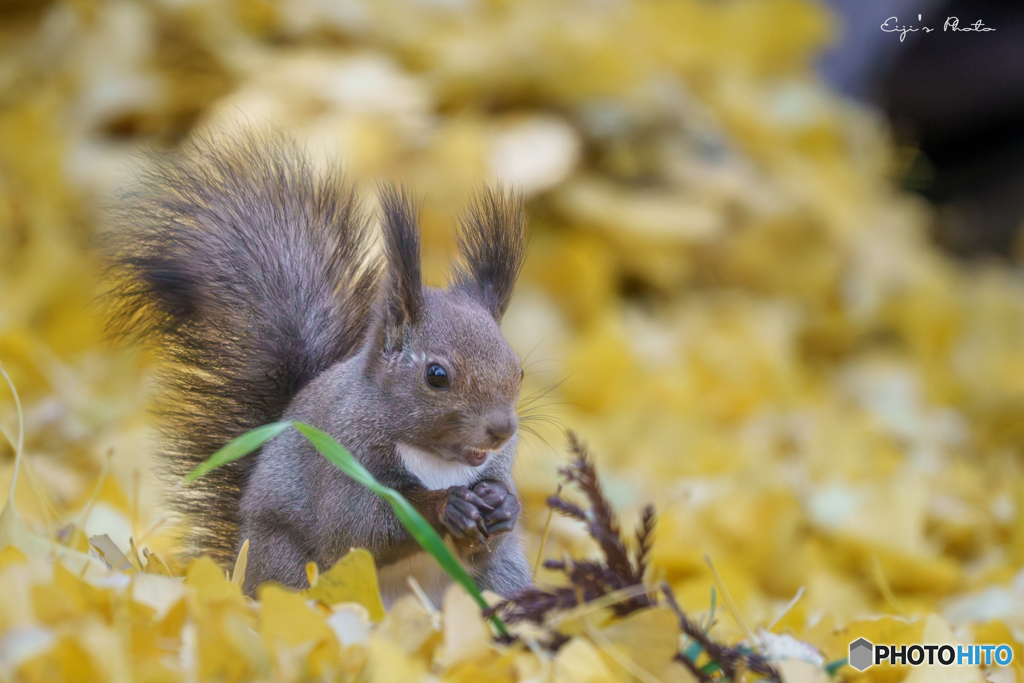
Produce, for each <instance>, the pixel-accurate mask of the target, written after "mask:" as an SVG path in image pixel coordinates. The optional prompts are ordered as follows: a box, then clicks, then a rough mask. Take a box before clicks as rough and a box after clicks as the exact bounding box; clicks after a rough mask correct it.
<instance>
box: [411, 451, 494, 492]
mask: <svg viewBox="0 0 1024 683" xmlns="http://www.w3.org/2000/svg"><path fill="white" fill-rule="evenodd" d="M396 447H397V450H398V455H399V457H401V458H402V464H404V465H405V469H407V470H409V473H410V474H412V475H413V476H414V477H416V478H417V479H419V480H420V483H421V484H423V486H424V487H425V488H427V489H430V490H431V491H443V490H444V489H447V488H451V487H452V486H469V485H470V484H472V483H473V482H475V481H476V480H477V479H478V478H479V477H480V471H481V470H480V468H481V467H483V466H484V465H481V466H480V467H472V466H470V465H467V464H466V463H464V462H454V461H452V460H444V459H442V458H439V457H437V456H436V455H433V454H432V453H427V452H426V451H423V450H420V449H419V448H416V447H414V446H409V445H407V444H404V443H399V444H396ZM487 457H488V458H490V456H487ZM486 462H487V461H486V460H485V461H484V464H486Z"/></svg>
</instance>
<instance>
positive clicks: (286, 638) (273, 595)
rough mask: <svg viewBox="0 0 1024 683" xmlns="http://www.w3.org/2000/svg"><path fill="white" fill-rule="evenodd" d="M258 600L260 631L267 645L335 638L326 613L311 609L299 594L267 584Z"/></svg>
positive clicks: (263, 586)
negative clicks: (325, 617) (259, 605)
mask: <svg viewBox="0 0 1024 683" xmlns="http://www.w3.org/2000/svg"><path fill="white" fill-rule="evenodd" d="M259 599H260V604H261V608H260V634H261V635H262V636H263V640H264V642H265V643H266V644H267V646H268V647H271V646H273V644H274V643H277V642H281V643H284V644H285V645H289V646H291V645H301V644H305V643H314V644H315V643H317V642H320V641H321V640H324V639H325V638H329V639H331V641H333V640H334V636H333V633H332V631H331V628H330V627H329V626H328V625H327V622H326V620H325V619H324V617H323V615H321V614H320V613H319V612H317V611H316V610H314V609H312V608H311V607H310V606H309V605H308V604H307V603H306V601H305V600H304V599H303V597H302V595H300V594H299V593H295V592H294V591H290V590H288V589H286V588H282V587H281V586H279V585H276V584H273V583H267V584H264V585H262V586H260V588H259Z"/></svg>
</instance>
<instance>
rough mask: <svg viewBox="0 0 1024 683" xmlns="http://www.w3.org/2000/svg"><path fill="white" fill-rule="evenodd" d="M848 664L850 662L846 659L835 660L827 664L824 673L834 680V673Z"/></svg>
mask: <svg viewBox="0 0 1024 683" xmlns="http://www.w3.org/2000/svg"><path fill="white" fill-rule="evenodd" d="M849 662H850V660H849V658H848V657H843V658H842V659H837V660H835V661H834V662H829V663H828V664H826V665H825V673H827V674H828V675H829V676H832V677H833V678H835V676H836V672H837V671H839V670H840V669H842V668H843V667H844V666H846V665H847V664H849Z"/></svg>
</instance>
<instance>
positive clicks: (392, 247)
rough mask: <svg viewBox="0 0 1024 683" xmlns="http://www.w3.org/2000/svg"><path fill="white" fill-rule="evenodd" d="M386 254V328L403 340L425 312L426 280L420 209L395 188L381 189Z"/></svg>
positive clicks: (382, 187)
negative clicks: (421, 254)
mask: <svg viewBox="0 0 1024 683" xmlns="http://www.w3.org/2000/svg"><path fill="white" fill-rule="evenodd" d="M379 196H380V206H381V212H382V223H383V228H384V255H385V258H386V261H387V272H386V276H385V278H384V290H385V291H384V301H383V304H384V307H385V310H384V312H383V313H384V325H385V327H386V328H388V336H389V338H392V339H393V338H394V337H393V336H392V333H395V334H397V335H398V339H400V338H401V334H402V330H403V329H404V328H405V327H406V326H407V325H416V324H418V323H419V321H420V317H421V315H422V312H423V281H422V277H421V275H420V230H419V226H418V225H417V219H416V210H415V208H414V207H413V205H412V201H411V199H410V198H409V196H408V195H407V193H406V191H405V190H404V189H402V188H398V187H396V186H394V185H390V184H389V185H382V186H381V187H380V188H379Z"/></svg>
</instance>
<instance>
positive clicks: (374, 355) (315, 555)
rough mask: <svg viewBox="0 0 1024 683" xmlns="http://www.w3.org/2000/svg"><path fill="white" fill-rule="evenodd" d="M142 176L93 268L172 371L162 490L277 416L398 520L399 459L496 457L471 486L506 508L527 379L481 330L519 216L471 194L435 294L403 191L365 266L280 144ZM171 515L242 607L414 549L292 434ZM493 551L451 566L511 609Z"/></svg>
mask: <svg viewBox="0 0 1024 683" xmlns="http://www.w3.org/2000/svg"><path fill="white" fill-rule="evenodd" d="M158 168H159V170H158V171H157V172H156V173H155V174H153V175H152V176H151V177H150V179H149V180H148V181H147V182H146V183H145V184H144V189H143V190H142V191H141V192H140V193H138V194H137V195H136V196H135V198H134V199H132V201H131V202H129V204H128V206H129V209H128V210H126V211H125V212H123V213H122V216H123V218H124V220H122V221H121V227H120V228H119V230H117V231H115V232H113V233H112V236H111V237H110V239H109V243H108V253H109V254H110V255H111V264H112V266H111V274H112V277H113V278H114V282H115V287H114V289H113V300H114V301H115V302H117V304H118V306H119V308H118V315H117V316H115V318H114V321H115V328H116V329H119V330H120V331H122V332H126V333H132V334H137V335H140V336H145V337H149V338H153V339H155V340H158V341H159V342H160V346H159V348H160V349H161V350H162V352H163V353H164V355H165V358H166V360H168V361H170V363H169V366H168V367H169V368H170V369H169V370H168V372H167V373H165V375H164V376H163V380H162V382H163V383H162V386H163V388H164V390H165V391H164V396H163V401H162V402H161V411H162V413H163V415H164V416H165V431H166V432H167V434H168V441H167V443H168V447H167V449H166V451H165V452H164V454H163V455H164V458H163V459H164V461H165V462H166V463H167V469H168V471H169V472H170V474H171V475H172V478H174V479H177V478H180V476H181V475H182V474H183V473H184V472H187V471H188V470H190V469H191V468H192V467H194V466H195V464H197V463H198V462H200V461H202V460H203V459H205V458H206V457H208V456H209V455H210V454H211V453H212V452H213V451H214V450H216V449H217V448H219V447H220V446H221V445H223V444H224V443H225V442H227V441H228V440H230V439H231V438H233V437H234V436H237V435H238V434H239V433H241V432H243V431H245V430H247V429H250V428H252V427H255V426H257V425H259V424H264V423H266V422H270V421H273V420H276V419H280V418H282V417H284V418H289V419H298V420H303V421H305V422H308V423H310V424H312V425H314V426H317V427H319V428H321V429H323V430H325V431H327V432H328V433H329V434H331V435H332V436H334V437H335V438H336V439H338V440H339V441H340V442H341V443H342V444H344V445H345V446H346V447H347V448H348V449H349V450H350V451H351V452H352V453H353V454H354V455H355V456H356V457H357V458H358V459H359V460H360V461H361V462H362V463H363V464H364V465H365V466H366V467H367V469H369V470H370V472H371V473H372V474H373V475H374V476H376V477H377V478H378V479H379V480H380V481H381V482H382V483H384V484H386V485H388V486H391V487H392V488H395V489H398V490H400V491H403V492H405V493H406V494H407V496H409V497H410V499H411V500H412V499H414V498H413V496H414V495H423V492H424V486H423V482H421V481H419V480H417V478H416V476H414V475H413V474H411V473H410V472H409V471H408V470H407V469H406V468H405V466H404V465H403V461H402V459H401V457H400V455H399V454H398V452H397V450H396V445H397V444H398V443H402V444H405V445H406V446H409V447H414V448H416V449H419V450H420V451H423V452H426V453H428V454H429V456H428V457H436V458H438V459H439V461H440V460H449V461H452V462H470V461H471V460H467V458H468V457H470V456H468V455H467V454H468V453H471V452H473V451H481V450H482V451H492V454H491V455H490V456H489V458H488V460H487V461H486V462H485V463H484V464H483V465H482V466H479V467H478V468H476V469H474V470H472V475H473V476H474V477H475V479H474V480H473V482H470V483H469V484H468V485H469V486H470V487H472V486H473V485H475V483H474V482H478V481H483V480H494V481H498V482H502V483H503V484H504V486H505V488H506V489H507V490H508V491H509V492H510V493H511V495H513V496H514V495H516V494H515V487H514V484H513V482H512V477H511V467H512V461H513V456H514V452H515V447H516V443H517V436H516V435H515V434H514V430H515V425H516V422H517V421H516V413H515V406H516V401H517V399H518V395H519V389H520V382H521V377H522V374H521V367H520V362H519V358H518V357H517V356H516V354H515V353H514V352H513V351H512V349H511V348H510V347H509V345H508V343H507V342H506V341H505V339H504V337H503V336H502V334H501V331H500V329H499V328H498V321H500V319H501V315H502V314H503V312H504V310H505V308H506V307H507V305H508V299H509V297H510V296H511V293H512V289H513V287H514V284H515V278H516V276H517V275H518V272H519V268H520V266H521V263H522V254H523V244H524V242H523V221H522V210H521V205H520V200H519V199H518V198H514V197H511V196H506V195H503V194H501V193H497V192H489V193H484V194H483V195H482V198H481V199H480V200H478V202H477V203H476V204H475V205H474V206H473V207H471V209H470V214H469V218H467V219H466V220H464V221H463V228H462V232H461V233H460V244H461V245H462V247H463V249H462V250H463V261H462V263H461V265H460V266H459V268H458V270H457V271H456V275H455V277H454V280H453V284H452V286H450V287H449V288H448V289H433V288H424V287H423V286H422V284H421V280H420V272H419V230H418V227H417V225H416V216H415V212H414V211H413V209H412V207H411V205H410V202H409V200H408V198H407V197H406V196H405V194H404V193H402V192H401V191H399V190H396V189H394V188H391V187H386V188H383V189H382V190H381V205H382V208H383V213H384V216H383V221H382V222H383V228H384V245H385V249H384V253H385V255H384V259H383V262H382V263H381V262H377V261H376V260H374V259H371V258H369V257H368V256H367V250H366V243H367V239H368V234H367V227H366V226H367V222H366V221H365V220H364V219H363V218H362V214H361V213H360V212H359V210H358V206H357V204H356V201H355V199H354V195H353V193H352V192H351V190H350V189H348V188H347V187H346V186H344V184H342V183H341V182H340V181H339V180H337V176H336V175H334V174H328V175H327V176H324V177H317V176H316V175H315V174H314V173H313V172H312V171H311V170H310V167H309V164H308V163H307V162H306V160H305V158H304V157H303V156H302V155H301V154H300V153H299V152H297V151H296V150H295V148H294V147H292V146H290V145H287V144H284V143H282V142H280V141H270V142H269V143H268V142H266V141H261V140H254V139H249V138H244V139H242V140H240V141H236V142H235V143H233V144H231V145H227V146H224V145H221V146H218V145H213V144H212V143H203V142H200V143H195V144H193V145H192V146H191V147H189V148H186V150H185V151H184V152H183V153H182V154H180V155H178V156H177V157H175V158H173V159H172V160H170V161H169V162H164V163H162V164H161V165H160V166H159V167H158ZM481 259H485V260H486V261H487V262H482V261H481ZM432 363H440V364H442V365H443V366H444V368H445V369H446V371H447V373H448V380H449V386H448V387H447V389H444V390H439V389H437V388H434V387H432V386H429V385H428V384H427V383H426V381H425V372H426V367H427V366H429V365H430V364H432ZM510 435H511V436H510ZM452 490H454V489H451V490H449V492H450V491H452ZM498 490H499V491H502V489H501V488H500V487H499V489H498ZM428 493H429V492H428ZM445 495H447V494H446V493H445V492H441V498H440V499H439V500H443V499H444V496H445ZM502 495H504V494H502ZM510 502H514V501H510ZM175 503H176V506H177V509H178V510H179V511H180V512H182V513H183V514H184V516H185V518H186V520H187V521H188V522H189V523H190V524H191V525H192V526H193V527H194V528H195V529H196V532H195V533H194V535H193V537H192V539H193V548H194V551H196V552H208V553H210V554H212V555H213V556H214V558H215V559H217V560H218V561H220V562H221V563H223V564H228V563H230V562H231V561H232V560H233V556H234V552H235V549H236V548H237V547H238V545H239V543H240V542H241V541H242V540H243V539H248V540H249V543H250V548H249V561H248V569H247V572H246V583H245V589H246V591H247V592H249V593H252V592H253V591H254V590H255V587H256V586H257V585H258V584H259V583H261V582H262V581H265V580H276V581H279V582H281V583H283V584H286V585H289V586H295V587H301V586H303V585H305V583H306V576H305V565H306V563H308V562H310V561H313V562H316V563H317V564H318V565H319V566H320V568H321V569H322V570H326V569H327V568H329V567H330V566H331V565H332V564H333V563H334V562H335V561H336V560H337V559H338V558H339V557H340V556H341V555H343V554H344V553H345V552H347V551H348V550H349V549H350V548H351V547H356V546H360V547H365V548H367V549H369V550H370V552H371V553H372V554H373V555H374V557H375V559H376V561H377V564H378V566H381V567H383V566H387V565H389V564H391V563H394V562H396V561H397V560H400V559H403V558H406V557H409V556H410V555H412V554H413V553H416V552H417V551H418V550H419V548H418V546H417V545H416V543H415V541H414V540H413V539H412V538H411V537H410V536H409V535H408V533H407V532H406V531H405V530H404V528H403V527H402V525H401V524H400V523H399V522H398V520H397V519H396V518H395V516H394V514H393V513H392V511H391V509H390V508H389V507H388V506H387V504H385V503H384V502H383V501H381V500H380V499H379V498H377V497H376V496H374V495H373V494H371V493H370V492H369V491H367V490H366V489H364V488H363V487H362V486H360V485H358V484H356V483H355V482H353V481H352V480H351V479H349V478H348V477H347V476H345V475H344V474H342V473H341V472H340V471H338V470H337V469H335V468H334V467H333V466H332V465H330V464H329V463H328V462H327V461H326V460H324V459H323V458H322V457H321V456H320V455H319V454H317V453H316V451H315V450H314V449H313V448H312V446H311V445H310V444H309V443H308V442H306V441H305V439H304V438H303V437H301V435H299V434H298V433H297V432H287V433H285V434H284V435H282V436H280V437H278V438H277V439H275V440H274V441H272V442H270V443H269V444H267V445H266V446H264V448H263V449H262V451H261V452H260V453H259V454H258V455H257V456H255V457H250V458H247V459H245V460H243V461H240V462H239V463H238V464H236V465H235V466H234V467H228V468H223V469H221V470H218V471H215V473H213V475H212V476H209V475H208V477H207V478H205V479H204V480H200V482H199V483H198V485H197V486H192V487H188V488H187V489H186V490H185V491H184V492H183V493H182V494H181V495H180V496H179V497H178V499H176V501H175ZM516 509H518V508H516ZM482 510H483V508H481V511H482ZM434 523H435V524H437V525H438V527H439V531H442V532H444V531H445V529H444V528H443V522H440V523H439V522H437V521H436V520H435V522H434ZM489 546H490V550H489V551H482V552H477V551H473V552H467V555H466V558H465V559H466V561H467V563H468V566H469V567H470V570H471V571H472V572H473V573H474V574H476V575H477V577H478V578H479V579H480V581H481V583H482V585H483V587H485V588H489V589H492V590H495V591H496V592H498V593H501V594H502V595H509V594H511V593H512V592H514V591H515V590H518V589H519V588H522V587H524V586H526V585H528V584H529V583H530V572H529V568H528V566H527V563H526V561H525V558H524V556H523V550H522V544H521V542H520V540H519V538H518V532H517V531H513V532H512V533H504V534H501V535H497V536H494V537H492V538H491V539H490V541H489Z"/></svg>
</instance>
